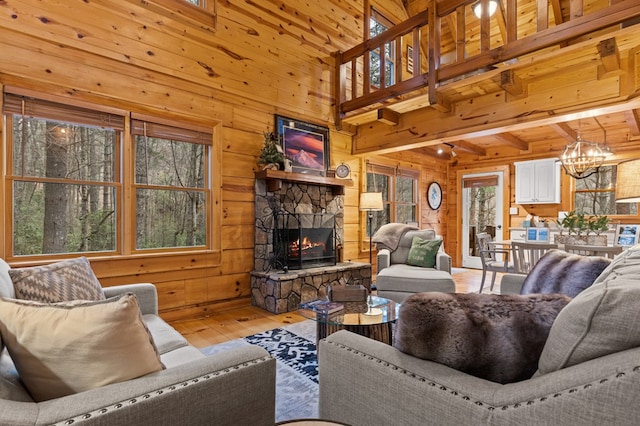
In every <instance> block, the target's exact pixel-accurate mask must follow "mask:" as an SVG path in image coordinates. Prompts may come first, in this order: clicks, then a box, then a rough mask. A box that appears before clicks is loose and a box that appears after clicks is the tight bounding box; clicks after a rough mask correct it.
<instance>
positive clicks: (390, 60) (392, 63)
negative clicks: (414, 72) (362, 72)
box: [365, 6, 398, 90]
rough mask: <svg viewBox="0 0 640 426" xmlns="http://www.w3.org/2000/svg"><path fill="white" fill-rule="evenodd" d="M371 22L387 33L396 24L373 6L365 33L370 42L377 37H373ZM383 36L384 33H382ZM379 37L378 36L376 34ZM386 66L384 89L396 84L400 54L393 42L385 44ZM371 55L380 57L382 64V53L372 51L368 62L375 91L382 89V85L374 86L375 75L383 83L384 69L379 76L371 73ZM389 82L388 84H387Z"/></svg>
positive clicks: (372, 86)
mask: <svg viewBox="0 0 640 426" xmlns="http://www.w3.org/2000/svg"><path fill="white" fill-rule="evenodd" d="M371 21H375V22H376V23H377V24H378V25H380V26H382V27H384V28H385V31H386V30H388V29H389V28H391V27H393V26H394V25H395V23H394V22H393V21H392V20H391V19H389V18H387V17H386V16H384V15H383V14H382V13H381V12H380V11H378V10H377V9H376V8H375V7H373V6H371V7H370V9H369V16H368V17H367V20H366V29H365V31H366V33H365V37H366V39H367V40H370V39H371V38H373V37H375V36H373V37H372V35H371ZM383 32H384V31H383ZM380 34H382V33H380ZM376 35H377V34H376ZM387 47H388V50H389V52H388V54H387ZM384 51H385V52H384V65H385V69H384V77H385V81H384V87H385V88H386V87H390V86H393V85H394V84H396V76H397V70H396V63H397V62H398V61H397V56H398V52H397V49H396V45H395V43H393V42H388V43H386V44H385V49H384ZM371 55H375V56H377V57H378V61H379V62H381V60H380V56H381V54H380V52H379V50H374V51H372V52H371V53H370V54H369V55H367V56H368V61H367V67H368V69H369V87H370V88H373V89H377V90H379V89H381V88H382V85H381V84H374V82H373V81H372V79H373V77H374V75H377V76H378V78H379V81H380V82H382V78H381V77H382V67H380V72H379V73H378V74H373V73H372V72H371V63H372V61H373V57H372V56H371ZM387 67H388V68H389V69H390V71H391V75H387ZM387 81H388V84H387Z"/></svg>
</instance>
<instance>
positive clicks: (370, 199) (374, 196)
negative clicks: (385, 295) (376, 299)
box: [360, 192, 384, 315]
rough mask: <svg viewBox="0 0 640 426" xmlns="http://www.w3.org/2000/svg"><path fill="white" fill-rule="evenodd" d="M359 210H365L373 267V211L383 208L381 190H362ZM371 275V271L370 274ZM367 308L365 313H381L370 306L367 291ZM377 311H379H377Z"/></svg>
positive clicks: (370, 261) (370, 257)
mask: <svg viewBox="0 0 640 426" xmlns="http://www.w3.org/2000/svg"><path fill="white" fill-rule="evenodd" d="M360 210H361V211H366V212H367V219H368V229H369V264H370V265H371V267H372V268H373V235H372V234H373V230H372V227H373V212H374V211H381V210H384V204H383V202H382V192H363V193H361V194H360ZM371 275H373V272H372V274H371ZM368 305H369V309H368V310H367V312H365V315H379V314H381V313H382V311H381V310H380V309H374V308H372V307H371V293H369V303H368ZM377 311H379V312H377Z"/></svg>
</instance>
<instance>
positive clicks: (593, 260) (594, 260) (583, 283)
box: [520, 250, 611, 297]
mask: <svg viewBox="0 0 640 426" xmlns="http://www.w3.org/2000/svg"><path fill="white" fill-rule="evenodd" d="M610 263H611V259H607V258H606V257H599V256H582V255H579V254H573V253H567V252H566V251H564V250H549V251H548V252H547V253H545V254H544V256H542V257H541V258H540V260H538V263H536V264H535V265H533V269H532V270H531V272H529V275H527V278H525V280H524V283H523V284H522V290H521V291H520V294H532V293H545V294H550V293H561V294H566V295H567V296H569V297H576V296H577V295H578V293H580V292H581V291H582V290H584V289H586V288H588V287H590V286H591V284H593V282H594V281H595V280H596V278H598V276H600V274H601V273H602V271H604V270H605V268H606V267H607V266H609V264H610Z"/></svg>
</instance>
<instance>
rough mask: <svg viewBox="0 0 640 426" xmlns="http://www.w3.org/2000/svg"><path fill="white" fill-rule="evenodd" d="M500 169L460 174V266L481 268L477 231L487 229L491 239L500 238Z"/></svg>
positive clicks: (501, 208) (501, 218)
mask: <svg viewBox="0 0 640 426" xmlns="http://www.w3.org/2000/svg"><path fill="white" fill-rule="evenodd" d="M503 179H504V176H503V173H502V172H501V171H497V172H488V173H475V174H468V175H464V176H463V177H462V182H463V183H462V266H463V267H465V268H477V269H482V264H481V263H480V257H479V256H478V253H477V251H478V250H477V246H476V237H475V236H476V235H477V234H478V233H480V232H488V233H489V234H491V235H492V237H493V240H494V241H497V240H502V239H503V236H502V235H503V234H502V231H503V229H502V220H503V217H502V211H503V204H502V203H503V200H502V193H503V191H502V189H503V188H502V186H503Z"/></svg>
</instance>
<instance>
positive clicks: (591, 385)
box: [328, 342, 640, 411]
mask: <svg viewBox="0 0 640 426" xmlns="http://www.w3.org/2000/svg"><path fill="white" fill-rule="evenodd" d="M328 343H329V344H330V345H334V346H337V347H339V348H341V349H345V350H346V351H348V352H353V353H355V354H357V355H360V356H363V357H366V358H368V359H369V360H375V361H376V362H377V363H378V364H383V365H384V366H385V367H391V368H392V369H393V370H394V371H400V372H402V373H403V374H405V375H407V376H409V377H411V378H414V379H417V380H418V381H421V382H427V381H429V380H428V379H427V378H425V377H422V376H418V375H417V374H415V373H413V372H410V371H407V370H405V369H403V368H400V367H398V366H397V365H394V364H391V363H389V362H386V361H382V360H381V359H379V358H376V357H374V356H372V355H369V354H366V353H363V352H360V351H358V350H356V349H353V348H351V347H349V346H345V345H343V344H341V343H335V342H328ZM630 373H640V366H636V367H633V368H632V369H631V372H630ZM626 374H627V373H625V372H619V373H616V375H615V376H613V378H615V379H620V378H623V377H625V376H626ZM608 381H609V379H600V380H598V381H596V382H593V383H587V384H585V385H583V386H581V387H577V388H571V389H568V390H566V391H565V392H558V393H555V394H553V395H547V396H543V397H540V398H538V399H536V400H535V401H522V402H517V403H515V404H513V405H505V406H502V407H494V406H492V405H488V404H486V405H485V403H484V402H482V401H472V399H471V397H469V396H468V395H464V394H462V393H460V391H456V390H449V389H447V387H446V386H444V385H440V384H438V383H435V382H432V381H429V386H431V387H434V388H435V387H437V388H439V389H440V390H442V391H449V392H450V393H451V394H452V395H454V396H460V397H461V398H462V400H463V401H470V402H473V404H475V405H477V406H479V407H485V406H486V408H487V410H489V411H494V410H496V409H498V408H499V409H501V410H503V411H506V410H509V409H514V408H520V407H523V406H530V405H533V404H535V403H536V402H545V401H548V400H549V399H550V398H559V397H561V396H563V395H564V394H574V393H576V392H579V391H581V390H583V391H585V390H592V389H593V388H594V385H598V384H605V383H607V382H608Z"/></svg>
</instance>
